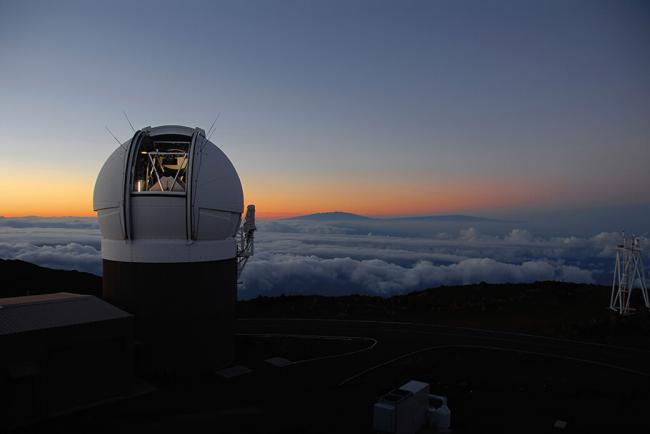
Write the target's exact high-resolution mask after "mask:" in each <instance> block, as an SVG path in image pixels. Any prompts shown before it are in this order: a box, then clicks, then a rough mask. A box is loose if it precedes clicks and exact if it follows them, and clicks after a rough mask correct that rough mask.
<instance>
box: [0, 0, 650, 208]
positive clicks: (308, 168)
mask: <svg viewBox="0 0 650 434" xmlns="http://www.w3.org/2000/svg"><path fill="white" fill-rule="evenodd" d="M649 52H650V6H648V3H647V2H643V1H639V2H633V1H609V2H600V1H595V0H593V1H564V0H562V1H560V0H557V1H511V2H500V1H496V2H485V1H475V2H471V1H421V2H377V1H368V2H350V1H341V2H335V1H327V2H326V1H322V2H316V1H291V2H289V1H275V2H271V1H262V2H234V1H233V2H173V3H167V2H130V1H129V2H123V3H118V2H110V4H108V3H102V2H95V1H91V2H87V1H85V2H83V1H79V2H69V1H61V2H53V1H47V2H34V1H13V2H12V1H6V0H0V151H1V157H0V162H1V165H0V185H2V193H1V194H0V216H20V215H42V216H55V215H92V190H93V185H94V181H95V177H96V175H97V172H98V171H99V169H100V167H101V165H102V164H103V162H104V161H105V159H106V158H107V157H108V155H109V154H110V153H111V152H112V150H113V149H114V148H115V147H116V146H117V145H116V143H115V142H114V140H113V139H112V138H111V137H110V136H109V134H108V133H107V132H106V130H105V129H104V127H105V126H106V125H107V126H108V127H109V128H110V129H111V130H112V131H113V132H114V133H115V134H116V135H117V137H118V138H120V139H121V140H122V141H124V140H127V139H128V138H129V137H130V135H131V134H132V132H131V129H130V127H129V125H128V123H127V121H126V120H125V119H124V116H123V114H122V111H123V110H125V111H126V112H127V113H128V115H129V117H130V118H131V120H132V122H133V123H134V124H135V126H136V127H145V126H149V125H151V126H156V125H162V124H180V125H188V126H192V127H194V126H200V127H203V128H205V129H206V130H207V129H208V128H209V126H210V124H211V122H212V120H213V119H214V117H215V116H216V114H217V113H218V112H221V116H220V119H219V121H218V123H217V129H216V133H215V134H214V135H213V138H212V141H213V142H215V143H217V144H219V145H221V146H222V149H223V151H224V152H225V153H226V154H227V155H228V156H229V158H230V159H231V160H232V162H233V163H234V165H235V167H236V168H237V170H238V172H239V175H240V177H241V179H242V183H243V185H244V192H245V197H246V202H252V203H255V204H256V206H257V209H258V212H259V214H260V216H262V217H280V216H287V215H295V214H303V213H311V212H321V211H333V210H344V211H349V212H357V213H362V214H369V215H407V214H436V213H460V212H463V213H475V214H479V215H490V214H492V213H509V212H513V213H516V212H521V211H522V210H536V209H544V210H547V211H548V210H552V209H568V208H589V207H602V206H619V205H621V206H623V205H625V206H627V205H630V204H643V203H648V202H650V170H649V165H650V56H649V55H648V53H649Z"/></svg>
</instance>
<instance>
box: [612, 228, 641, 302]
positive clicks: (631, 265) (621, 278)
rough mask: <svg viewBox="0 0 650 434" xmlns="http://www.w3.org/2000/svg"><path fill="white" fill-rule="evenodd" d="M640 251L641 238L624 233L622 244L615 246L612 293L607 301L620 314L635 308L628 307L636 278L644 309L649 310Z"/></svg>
mask: <svg viewBox="0 0 650 434" xmlns="http://www.w3.org/2000/svg"><path fill="white" fill-rule="evenodd" d="M642 253H643V248H642V246H641V238H640V237H634V236H632V237H626V236H625V233H624V234H623V244H619V245H618V246H616V264H615V265H614V281H613V282H612V294H611V297H610V301H609V308H610V309H612V310H613V311H616V312H618V313H619V314H620V315H629V314H631V313H633V312H634V311H635V310H636V309H635V308H634V307H630V299H631V298H632V292H633V290H634V287H635V284H636V282H637V280H638V282H639V289H640V291H641V295H642V297H643V303H644V304H645V307H646V309H649V310H650V299H648V286H647V285H646V281H645V268H644V266H643V255H642Z"/></svg>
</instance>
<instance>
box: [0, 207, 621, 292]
mask: <svg viewBox="0 0 650 434" xmlns="http://www.w3.org/2000/svg"><path fill="white" fill-rule="evenodd" d="M524 226H525V224H523V223H516V222H515V223H508V222H488V223H482V222H473V223H471V224H468V223H464V224H463V223H444V224H443V223H435V222H417V223H413V222H396V221H377V220H373V221H362V222H359V221H355V222H313V221H300V220H282V221H277V220H276V221H259V222H258V229H259V230H258V232H257V236H256V244H255V256H254V257H253V258H252V259H251V260H250V261H249V263H248V265H247V267H246V269H245V271H244V273H243V275H242V284H241V285H240V288H239V290H240V294H239V296H240V298H251V297H255V296H257V295H260V294H262V295H279V294H325V295H342V294H351V293H364V294H377V295H382V296H388V295H391V294H396V293H403V292H408V291H413V290H418V289H424V288H428V287H433V286H439V285H457V284H469V283H477V282H481V281H484V282H490V283H502V282H534V281H540V280H558V281H567V282H586V283H609V282H611V271H612V266H613V257H614V247H615V245H616V243H617V242H619V241H620V234H618V233H613V232H611V233H610V232H601V233H598V234H594V235H592V236H581V237H578V236H552V235H545V236H539V235H536V234H533V233H531V232H530V231H529V230H528V229H526V228H525V227H524ZM0 258H3V259H21V260H24V261H28V262H33V263H35V264H38V265H42V266H45V267H51V268H60V269H70V270H79V271H87V272H91V273H94V274H98V275H100V274H101V259H100V236H99V231H98V228H97V223H96V221H95V219H93V218H40V217H21V218H2V217H0Z"/></svg>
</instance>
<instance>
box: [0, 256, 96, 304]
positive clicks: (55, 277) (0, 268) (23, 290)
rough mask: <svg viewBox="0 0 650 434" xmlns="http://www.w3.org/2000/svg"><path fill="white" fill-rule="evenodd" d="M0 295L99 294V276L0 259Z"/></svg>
mask: <svg viewBox="0 0 650 434" xmlns="http://www.w3.org/2000/svg"><path fill="white" fill-rule="evenodd" d="M0 276H2V283H0V297H18V296H22V295H36V294H49V293H52V292H60V291H62V292H73V293H76V294H89V295H95V296H98V297H101V293H102V278H101V277H99V276H95V275H94V274H90V273H83V272H80V271H71V270H53V269H51V268H45V267H39V266H38V265H35V264H32V263H29V262H25V261H19V260H6V259H0Z"/></svg>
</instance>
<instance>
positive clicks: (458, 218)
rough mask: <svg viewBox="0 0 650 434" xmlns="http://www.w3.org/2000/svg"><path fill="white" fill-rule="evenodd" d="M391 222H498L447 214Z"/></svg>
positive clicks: (401, 218)
mask: <svg viewBox="0 0 650 434" xmlns="http://www.w3.org/2000/svg"><path fill="white" fill-rule="evenodd" d="M390 220H400V221H406V220H408V221H426V222H468V223H471V222H477V223H478V222H495V221H498V220H495V219H490V218H485V217H476V216H471V215H463V214H446V215H423V216H410V217H397V218H391V219H390Z"/></svg>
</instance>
